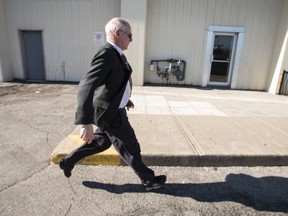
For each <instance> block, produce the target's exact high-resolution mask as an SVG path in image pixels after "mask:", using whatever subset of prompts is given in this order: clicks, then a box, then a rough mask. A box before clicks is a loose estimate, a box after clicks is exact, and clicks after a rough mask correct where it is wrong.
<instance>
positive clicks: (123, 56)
mask: <svg viewBox="0 0 288 216" xmlns="http://www.w3.org/2000/svg"><path fill="white" fill-rule="evenodd" d="M121 58H122V61H123V62H124V63H125V64H128V61H127V58H126V56H125V55H124V54H122V55H121Z"/></svg>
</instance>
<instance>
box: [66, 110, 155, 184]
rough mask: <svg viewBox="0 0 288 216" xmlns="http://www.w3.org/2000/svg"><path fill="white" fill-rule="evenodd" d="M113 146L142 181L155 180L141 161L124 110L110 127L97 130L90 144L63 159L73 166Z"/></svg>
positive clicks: (137, 146) (139, 151)
mask: <svg viewBox="0 0 288 216" xmlns="http://www.w3.org/2000/svg"><path fill="white" fill-rule="evenodd" d="M111 144H113V146H114V148H115V149H116V151H117V152H118V153H119V155H120V156H121V158H122V160H123V161H124V162H125V163H127V164H128V165H129V166H130V167H131V168H132V169H133V170H134V172H135V173H136V175H137V176H139V178H140V179H141V180H142V181H151V180H153V179H154V178H155V174H154V171H153V170H151V169H149V168H148V167H147V166H146V165H145V164H144V163H143V161H142V157H141V150H140V145H139V143H138V140H137V138H136V136H135V133H134V130H133V128H132V127H131V125H130V123H129V121H128V117H127V112H126V110H125V109H119V110H118V112H117V114H116V117H115V118H114V119H113V120H112V122H111V123H110V125H109V126H108V127H107V128H105V130H101V129H100V128H97V129H96V131H95V133H94V140H93V142H92V143H91V144H87V143H84V144H83V145H82V146H80V147H79V148H78V149H76V150H74V151H73V152H71V153H70V154H69V155H67V157H66V158H65V160H66V163H67V165H74V164H76V163H77V162H78V161H79V160H81V159H83V158H84V157H87V156H89V155H93V154H97V153H99V152H102V151H105V150H106V149H108V148H109V147H110V146H111Z"/></svg>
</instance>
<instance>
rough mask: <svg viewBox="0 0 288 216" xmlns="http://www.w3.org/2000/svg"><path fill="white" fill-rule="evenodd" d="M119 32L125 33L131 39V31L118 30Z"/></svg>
mask: <svg viewBox="0 0 288 216" xmlns="http://www.w3.org/2000/svg"><path fill="white" fill-rule="evenodd" d="M120 31H121V32H123V33H125V34H126V35H127V36H128V37H129V38H130V39H132V34H131V33H128V32H125V31H123V30H120Z"/></svg>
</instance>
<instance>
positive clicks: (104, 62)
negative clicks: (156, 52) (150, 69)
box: [59, 17, 166, 190]
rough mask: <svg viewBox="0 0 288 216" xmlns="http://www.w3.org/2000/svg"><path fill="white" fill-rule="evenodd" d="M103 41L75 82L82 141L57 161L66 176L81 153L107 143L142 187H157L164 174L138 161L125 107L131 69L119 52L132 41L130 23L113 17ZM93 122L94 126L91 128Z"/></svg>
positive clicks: (128, 105) (97, 149)
mask: <svg viewBox="0 0 288 216" xmlns="http://www.w3.org/2000/svg"><path fill="white" fill-rule="evenodd" d="M105 32H106V37H107V43H106V45H104V46H103V47H102V48H101V49H100V50H99V51H98V52H97V53H96V55H95V56H94V57H93V59H92V63H91V68H90V70H89V71H88V72H87V73H86V74H85V75H84V76H83V78H82V79H81V81H80V83H79V90H78V98H77V100H78V107H77V111H76V117H75V124H77V125H82V128H81V134H80V135H81V138H82V139H83V140H84V141H85V143H84V144H83V145H82V146H81V147H79V148H78V149H76V150H74V151H73V152H71V153H70V154H69V155H67V156H66V158H65V159H63V160H61V161H60V164H59V165H60V168H61V169H62V170H63V171H64V174H65V176H66V177H67V178H69V177H70V176H71V171H72V169H73V168H74V165H75V164H76V163H77V162H78V161H79V160H81V159H82V158H84V157H87V156H89V155H92V154H97V153H99V152H102V151H105V150H106V149H108V148H109V147H110V146H111V145H113V146H114V148H115V149H116V151H117V152H118V153H119V154H120V156H121V158H122V159H123V161H125V162H126V163H127V164H128V165H129V166H130V167H131V168H132V169H133V170H134V172H135V173H136V175H137V176H138V177H139V178H140V180H141V182H142V184H143V186H144V188H145V189H146V190H153V189H156V188H159V187H161V185H163V184H164V183H165V182H166V176H165V175H160V176H155V174H154V171H153V170H151V169H150V168H148V167H147V166H146V165H145V164H144V163H143V161H142V157H141V150H140V145H139V143H138V141H137V138H136V135H135V133H134V130H133V128H132V127H131V125H130V123H129V121H128V117H127V112H126V108H127V110H129V109H130V108H134V104H133V102H132V101H131V100H130V95H131V90H132V80H131V73H132V69H131V67H130V65H129V63H128V62H127V59H126V57H125V56H124V54H123V51H124V50H127V49H128V46H129V44H130V42H132V34H131V26H130V24H129V23H128V21H126V20H125V19H122V18H119V17H116V18H113V19H112V20H110V21H109V22H108V23H107V24H106V26H105ZM93 124H95V125H96V126H97V129H96V131H95V132H93Z"/></svg>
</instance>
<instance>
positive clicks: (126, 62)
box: [121, 53, 131, 71]
mask: <svg viewBox="0 0 288 216" xmlns="http://www.w3.org/2000/svg"><path fill="white" fill-rule="evenodd" d="M121 59H122V61H123V62H124V64H125V65H126V67H127V69H128V70H130V71H131V68H130V65H129V63H128V61H127V58H126V56H125V55H124V54H123V53H122V55H121Z"/></svg>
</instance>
